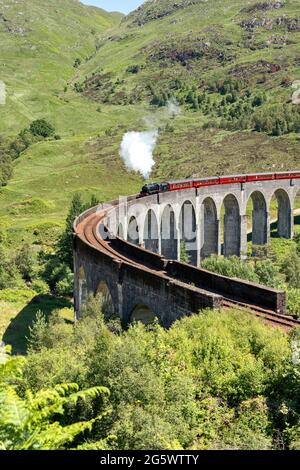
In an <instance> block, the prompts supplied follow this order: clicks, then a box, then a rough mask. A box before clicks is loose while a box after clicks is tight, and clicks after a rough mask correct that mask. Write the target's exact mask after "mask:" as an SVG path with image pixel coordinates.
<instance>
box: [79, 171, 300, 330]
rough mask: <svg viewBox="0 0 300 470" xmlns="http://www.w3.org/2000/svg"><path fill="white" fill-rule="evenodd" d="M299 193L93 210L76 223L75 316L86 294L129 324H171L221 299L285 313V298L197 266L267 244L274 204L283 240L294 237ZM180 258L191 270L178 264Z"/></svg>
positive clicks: (168, 200) (155, 198) (282, 188)
mask: <svg viewBox="0 0 300 470" xmlns="http://www.w3.org/2000/svg"><path fill="white" fill-rule="evenodd" d="M299 189H300V179H283V180H272V181H255V182H251V183H250V182H246V183H234V184H225V185H217V186H211V187H210V186H208V187H201V188H197V189H196V188H192V189H188V190H179V191H174V192H166V193H158V194H154V195H152V196H147V197H143V198H140V199H139V198H138V197H135V196H132V197H130V198H124V199H120V200H119V201H114V202H112V203H110V204H107V205H100V206H99V207H97V208H92V209H90V210H89V211H87V212H86V213H84V214H82V215H81V216H80V217H79V218H78V219H77V221H76V222H75V225H74V231H75V237H74V260H75V310H76V312H77V315H78V316H80V312H81V309H82V305H83V304H84V301H85V298H86V295H87V293H88V292H92V293H93V294H96V293H97V292H101V293H102V294H103V296H104V298H105V299H106V300H105V301H106V302H107V304H110V306H111V307H110V308H112V309H113V310H114V311H115V312H116V313H118V314H119V315H120V317H121V319H122V320H123V322H124V324H127V323H128V322H130V321H131V320H132V319H142V320H145V321H147V320H148V319H150V318H153V316H157V317H158V318H159V319H160V321H161V323H162V324H164V325H166V326H169V325H170V324H171V323H172V322H173V321H174V320H175V319H177V318H179V317H181V316H183V315H187V314H190V313H192V312H198V311H199V310H200V309H202V308H205V307H211V308H216V307H219V306H221V305H222V304H223V303H224V299H226V301H227V300H233V301H237V302H243V303H245V304H251V305H254V306H255V307H257V308H262V309H268V310H271V311H274V312H277V313H278V312H279V313H282V314H284V313H285V294H284V293H283V292H280V291H276V290H273V289H269V288H267V287H264V286H258V285H255V284H252V283H248V282H245V281H241V280H237V279H229V278H226V277H224V276H218V275H215V274H212V273H209V272H207V271H205V270H203V269H201V267H200V264H201V260H202V259H204V258H206V257H208V256H210V255H212V254H224V256H232V255H236V256H239V257H245V256H246V255H247V240H248V238H249V236H250V237H251V238H252V242H253V245H266V244H268V241H269V238H270V225H271V220H270V207H271V202H272V201H277V231H278V236H279V237H284V238H291V237H292V236H293V223H294V216H293V209H294V202H295V199H296V196H297V193H298V191H299ZM272 207H273V206H272ZM274 207H275V206H274ZM249 212H250V213H252V215H251V217H250V219H252V224H251V225H252V227H251V225H250V229H249ZM247 214H248V215H247ZM183 255H184V256H187V257H188V259H189V265H187V264H184V263H181V262H180V258H181V256H183Z"/></svg>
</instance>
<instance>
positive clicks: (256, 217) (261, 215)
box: [247, 191, 269, 245]
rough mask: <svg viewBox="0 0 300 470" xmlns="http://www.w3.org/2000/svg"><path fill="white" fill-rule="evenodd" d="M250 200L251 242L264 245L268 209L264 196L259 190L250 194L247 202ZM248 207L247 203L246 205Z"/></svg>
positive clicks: (266, 237)
mask: <svg viewBox="0 0 300 470" xmlns="http://www.w3.org/2000/svg"><path fill="white" fill-rule="evenodd" d="M249 202H252V214H251V219H252V244H253V245H266V244H267V243H268V239H269V234H268V209H267V202H266V199H265V196H264V195H263V193H261V192H260V191H253V193H251V194H250V197H249V200H248V204H249ZM247 207H248V205H247Z"/></svg>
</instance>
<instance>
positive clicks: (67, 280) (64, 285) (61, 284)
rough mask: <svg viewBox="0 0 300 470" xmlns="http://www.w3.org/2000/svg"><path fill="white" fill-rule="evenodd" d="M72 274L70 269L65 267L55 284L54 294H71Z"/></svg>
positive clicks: (72, 285)
mask: <svg viewBox="0 0 300 470" xmlns="http://www.w3.org/2000/svg"><path fill="white" fill-rule="evenodd" d="M73 287H74V275H73V273H72V272H71V270H70V269H67V271H66V273H65V275H64V277H63V278H62V279H60V280H59V281H58V282H57V283H56V285H55V291H56V294H57V295H59V296H62V297H63V296H68V295H72V294H73Z"/></svg>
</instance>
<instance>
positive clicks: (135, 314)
mask: <svg viewBox="0 0 300 470" xmlns="http://www.w3.org/2000/svg"><path fill="white" fill-rule="evenodd" d="M155 319H156V315H155V314H154V312H153V311H152V310H151V309H150V308H149V307H148V306H147V305H145V304H137V305H136V306H135V307H134V309H133V310H132V312H131V315H130V322H131V323H133V322H138V321H140V322H142V323H144V324H145V325H149V324H150V323H153V321H154V320H155Z"/></svg>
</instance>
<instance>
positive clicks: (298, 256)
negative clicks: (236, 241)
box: [201, 234, 300, 318]
mask: <svg viewBox="0 0 300 470" xmlns="http://www.w3.org/2000/svg"><path fill="white" fill-rule="evenodd" d="M250 248H252V249H253V248H254V250H255V256H254V257H252V256H251V253H249V257H248V259H247V260H243V261H242V260H240V259H239V258H237V257H231V258H224V257H222V256H219V257H218V256H212V257H210V258H207V259H206V260H204V261H202V263H201V265H202V267H204V268H205V269H208V270H209V271H213V272H217V273H219V274H223V275H224V276H229V277H238V278H240V279H246V280H248V281H252V282H256V283H260V284H264V285H266V286H269V287H272V288H275V289H282V290H285V291H286V292H287V299H288V305H287V306H288V312H289V313H290V314H291V315H294V316H295V317H298V318H300V236H299V234H297V235H296V236H295V238H294V240H280V239H278V238H274V239H272V240H271V243H270V246H269V247H262V246H260V247H251V246H250Z"/></svg>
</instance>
